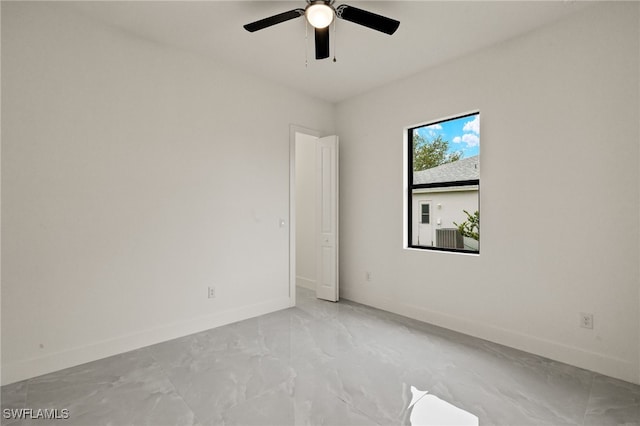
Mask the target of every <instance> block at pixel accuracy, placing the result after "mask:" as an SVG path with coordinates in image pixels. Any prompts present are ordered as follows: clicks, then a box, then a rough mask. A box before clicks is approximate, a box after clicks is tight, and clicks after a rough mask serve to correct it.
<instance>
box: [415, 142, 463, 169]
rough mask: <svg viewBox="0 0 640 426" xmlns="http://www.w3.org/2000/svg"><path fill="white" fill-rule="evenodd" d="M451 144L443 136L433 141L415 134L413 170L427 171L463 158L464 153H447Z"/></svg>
mask: <svg viewBox="0 0 640 426" xmlns="http://www.w3.org/2000/svg"><path fill="white" fill-rule="evenodd" d="M448 149H449V142H448V141H445V140H444V139H442V136H441V135H438V136H436V137H435V138H433V139H432V140H428V139H426V138H425V137H423V136H421V135H419V134H418V133H417V132H415V133H414V134H413V170H414V171H416V172H417V171H418V170H426V169H430V168H432V167H436V166H439V165H441V164H446V163H453V162H454V161H458V160H459V159H460V158H462V152H454V153H447V150H448Z"/></svg>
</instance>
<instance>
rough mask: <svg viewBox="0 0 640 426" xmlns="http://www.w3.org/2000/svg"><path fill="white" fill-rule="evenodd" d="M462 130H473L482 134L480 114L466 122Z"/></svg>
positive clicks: (477, 133)
mask: <svg viewBox="0 0 640 426" xmlns="http://www.w3.org/2000/svg"><path fill="white" fill-rule="evenodd" d="M462 130H463V131H465V132H473V133H475V134H476V135H479V134H480V116H479V115H476V118H474V119H473V120H471V121H467V122H466V123H464V127H463V128H462Z"/></svg>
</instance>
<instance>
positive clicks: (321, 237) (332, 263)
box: [316, 136, 338, 302]
mask: <svg viewBox="0 0 640 426" xmlns="http://www.w3.org/2000/svg"><path fill="white" fill-rule="evenodd" d="M316 185H317V193H316V194H317V195H316V197H317V198H316V199H317V201H316V208H317V210H316V211H317V215H316V217H317V220H316V229H317V235H316V237H317V240H316V241H317V242H318V251H317V253H316V256H317V260H316V265H317V267H316V274H317V281H316V297H318V298H319V299H325V300H330V301H332V302H337V301H338V137H337V136H327V137H325V138H320V139H318V143H317V145H316Z"/></svg>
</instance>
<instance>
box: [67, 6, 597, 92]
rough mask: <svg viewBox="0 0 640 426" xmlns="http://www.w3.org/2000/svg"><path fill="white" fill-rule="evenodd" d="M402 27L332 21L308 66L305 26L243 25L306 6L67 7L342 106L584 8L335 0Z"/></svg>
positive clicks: (301, 22)
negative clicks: (323, 47)
mask: <svg viewBox="0 0 640 426" xmlns="http://www.w3.org/2000/svg"><path fill="white" fill-rule="evenodd" d="M343 3H345V4H349V5H353V6H356V7H359V8H361V9H366V10H369V11H371V12H375V13H378V14H381V15H385V16H388V17H391V18H394V19H397V20H399V21H400V22H401V23H400V28H399V29H398V31H397V32H396V33H395V34H394V35H392V36H389V35H386V34H383V33H379V32H377V31H373V30H370V29H368V28H365V27H362V26H359V25H356V24H353V23H351V22H347V21H343V20H337V24H336V31H337V34H336V35H335V36H334V33H333V30H332V32H331V36H332V38H331V49H332V55H333V49H334V48H335V49H337V51H336V56H337V62H335V63H334V62H332V60H331V59H325V60H322V61H316V60H315V59H314V47H313V33H312V32H310V33H309V40H308V54H306V55H308V58H309V59H308V65H307V66H305V20H304V18H298V19H295V20H292V21H288V22H285V23H282V24H279V25H276V26H273V27H270V28H267V29H264V30H261V31H257V32H255V33H249V32H247V31H245V30H244V29H243V28H242V25H244V24H247V23H249V22H253V21H256V20H258V19H262V18H264V17H267V16H271V15H275V14H277V13H280V12H284V11H287V10H291V9H295V8H298V7H304V5H305V1H304V0H298V1H265V0H262V1H195V2H194V1H131V2H130V1H102V2H73V3H67V5H69V6H70V7H72V8H74V9H75V10H77V11H80V12H81V13H83V14H86V15H89V16H90V17H93V18H95V19H98V20H101V21H103V22H105V23H107V24H109V25H113V26H116V27H119V28H122V29H124V30H126V31H128V32H131V33H135V34H137V35H139V36H141V37H144V38H146V39H150V40H154V41H157V42H160V43H166V44H168V45H172V46H175V47H179V48H182V49H186V50H190V51H194V52H198V53H201V54H203V55H206V56H209V57H211V58H212V59H214V60H216V61H218V62H221V63H223V64H225V65H227V66H230V67H233V68H236V69H240V70H244V71H246V72H250V73H252V74H255V75H259V76H262V77H264V78H267V79H269V80H271V81H275V82H278V83H280V84H282V85H285V86H288V87H291V88H293V89H296V90H299V91H301V92H304V93H307V94H309V95H312V96H314V97H317V98H321V99H325V100H327V101H330V102H339V101H341V100H344V99H346V98H349V97H351V96H353V95H356V94H358V93H362V92H365V91H367V90H370V89H372V88H374V87H378V86H382V85H384V84H386V83H389V82H391V81H394V80H398V79H401V78H404V77H407V76H409V75H412V74H415V73H417V72H419V71H421V70H423V69H426V68H429V67H432V66H435V65H437V64H440V63H443V62H446V61H449V60H451V59H453V58H456V57H459V56H462V55H465V54H468V53H470V52H473V51H476V50H478V49H481V48H483V47H485V46H489V45H492V44H495V43H498V42H500V41H503V40H507V39H509V38H513V37H515V36H517V35H519V34H522V33H525V32H528V31H531V30H533V29H535V28H537V27H540V26H543V25H546V24H548V23H550V22H552V21H555V20H558V19H560V18H562V17H564V16H566V15H569V14H572V13H575V12H576V11H578V10H579V9H582V8H583V7H585V6H586V4H587V3H586V2H576V1H532V2H529V1H526V2H525V1H497V2H488V1H468V2H467V1H350V0H344V2H342V1H337V2H336V5H338V4H343Z"/></svg>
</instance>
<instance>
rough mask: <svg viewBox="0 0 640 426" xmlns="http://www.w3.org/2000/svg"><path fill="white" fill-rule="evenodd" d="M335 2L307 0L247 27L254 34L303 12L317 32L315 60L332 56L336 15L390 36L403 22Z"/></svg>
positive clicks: (245, 27)
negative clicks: (331, 28)
mask: <svg viewBox="0 0 640 426" xmlns="http://www.w3.org/2000/svg"><path fill="white" fill-rule="evenodd" d="M334 2H335V0H307V6H306V7H305V8H304V9H301V8H298V9H293V10H290V11H288V12H283V13H279V14H277V15H273V16H270V17H268V18H264V19H260V20H259V21H255V22H252V23H250V24H247V25H245V26H244V29H245V30H247V31H249V32H251V33H252V32H254V31H258V30H262V29H264V28H268V27H271V26H273V25H276V24H280V23H282V22H286V21H289V20H291V19H295V18H299V17H300V16H303V15H304V17H305V18H306V19H307V22H309V24H311V26H312V27H313V28H314V31H315V44H316V59H325V58H328V57H329V25H331V23H332V22H333V21H334V19H335V17H338V18H340V19H344V20H345V21H350V22H353V23H356V24H359V25H362V26H365V27H367V28H371V29H372V30H376V31H380V32H383V33H385V34H389V35H391V34H393V33H394V32H396V30H397V29H398V26H399V25H400V22H399V21H396V20H395V19H391V18H387V17H386V16H382V15H378V14H376V13H372V12H368V11H366V10H362V9H358V8H357V7H353V6H348V5H346V4H342V5H340V6H338V7H333V3H334Z"/></svg>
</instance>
